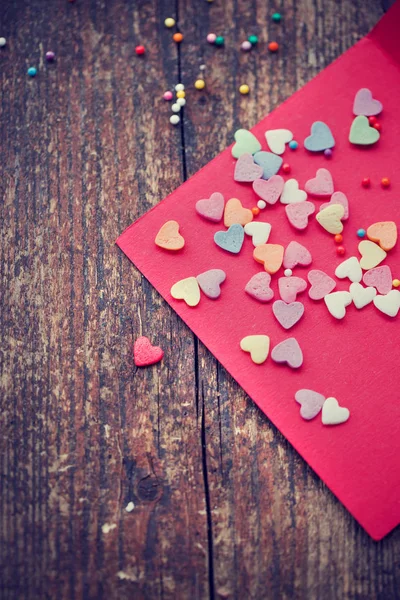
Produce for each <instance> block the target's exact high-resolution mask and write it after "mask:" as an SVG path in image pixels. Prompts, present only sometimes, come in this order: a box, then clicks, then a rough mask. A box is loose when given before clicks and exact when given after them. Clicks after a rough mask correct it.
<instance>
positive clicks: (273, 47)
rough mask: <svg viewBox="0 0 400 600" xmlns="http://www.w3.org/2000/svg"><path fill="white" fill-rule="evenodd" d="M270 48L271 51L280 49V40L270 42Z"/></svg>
mask: <svg viewBox="0 0 400 600" xmlns="http://www.w3.org/2000/svg"><path fill="white" fill-rule="evenodd" d="M268 50H269V51H270V52H277V51H278V50H279V44H278V42H270V43H269V44H268Z"/></svg>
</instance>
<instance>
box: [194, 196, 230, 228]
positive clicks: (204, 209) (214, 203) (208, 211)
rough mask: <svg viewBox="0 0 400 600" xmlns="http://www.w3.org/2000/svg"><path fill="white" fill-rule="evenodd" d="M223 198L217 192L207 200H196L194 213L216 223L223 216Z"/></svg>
mask: <svg viewBox="0 0 400 600" xmlns="http://www.w3.org/2000/svg"><path fill="white" fill-rule="evenodd" d="M224 207H225V203H224V197H223V195H222V194H220V193H219V192H214V193H213V194H211V196H210V197H209V198H208V199H207V200H198V201H197V202H196V211H197V212H198V214H199V215H201V216H202V217H204V218H205V219H208V220H209V221H214V222H215V223H218V222H219V221H220V220H221V219H222V215H223V214H224Z"/></svg>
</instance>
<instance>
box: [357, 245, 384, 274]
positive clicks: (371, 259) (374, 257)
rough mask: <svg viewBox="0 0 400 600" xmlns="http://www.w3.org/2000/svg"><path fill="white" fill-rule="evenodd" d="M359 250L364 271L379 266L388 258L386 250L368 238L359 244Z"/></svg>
mask: <svg viewBox="0 0 400 600" xmlns="http://www.w3.org/2000/svg"><path fill="white" fill-rule="evenodd" d="M358 251H359V253H360V254H361V259H360V265H361V268H362V269H364V271H368V269H373V268H374V267H377V266H378V265H379V264H380V263H381V262H382V261H383V260H384V259H385V258H386V252H385V251H384V250H382V248H380V246H378V245H377V244H374V242H369V241H368V240H363V241H362V242H360V243H359V244H358Z"/></svg>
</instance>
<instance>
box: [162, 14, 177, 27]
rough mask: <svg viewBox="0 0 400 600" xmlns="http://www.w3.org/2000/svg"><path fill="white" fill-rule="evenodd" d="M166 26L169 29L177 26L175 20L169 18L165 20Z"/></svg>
mask: <svg viewBox="0 0 400 600" xmlns="http://www.w3.org/2000/svg"><path fill="white" fill-rule="evenodd" d="M164 25H165V27H168V28H170V27H173V26H174V25H175V19H173V18H172V17H168V18H167V19H165V21H164Z"/></svg>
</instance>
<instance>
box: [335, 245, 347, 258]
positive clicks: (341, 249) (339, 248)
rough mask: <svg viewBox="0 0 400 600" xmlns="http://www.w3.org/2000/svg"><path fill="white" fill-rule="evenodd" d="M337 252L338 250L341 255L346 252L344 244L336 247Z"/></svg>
mask: <svg viewBox="0 0 400 600" xmlns="http://www.w3.org/2000/svg"><path fill="white" fill-rule="evenodd" d="M336 252H337V254H339V256H343V254H344V253H345V252H346V250H345V249H344V248H343V246H338V247H337V248H336Z"/></svg>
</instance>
